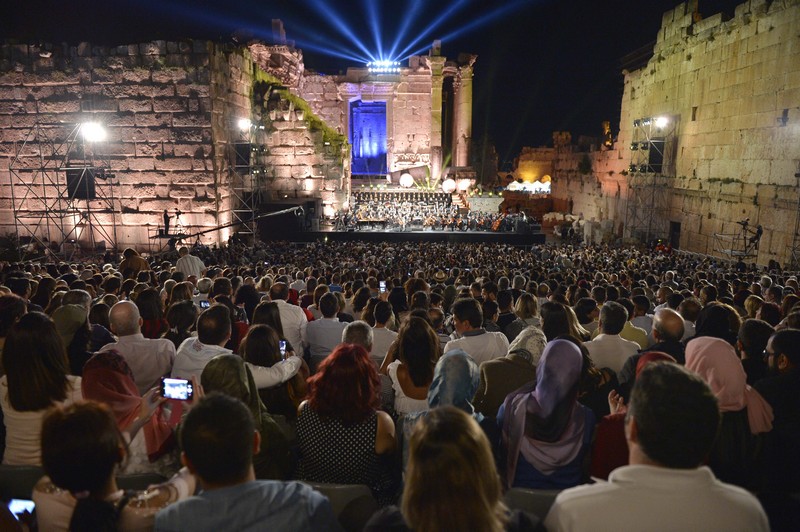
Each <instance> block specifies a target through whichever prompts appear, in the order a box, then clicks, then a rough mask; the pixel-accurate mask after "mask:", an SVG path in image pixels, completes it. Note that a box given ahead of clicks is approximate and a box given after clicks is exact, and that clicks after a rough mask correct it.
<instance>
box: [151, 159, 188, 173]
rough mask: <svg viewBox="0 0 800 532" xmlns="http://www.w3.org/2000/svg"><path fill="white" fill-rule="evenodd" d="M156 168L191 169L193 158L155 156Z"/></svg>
mask: <svg viewBox="0 0 800 532" xmlns="http://www.w3.org/2000/svg"><path fill="white" fill-rule="evenodd" d="M155 168H156V170H191V169H192V159H191V158H190V157H167V158H165V159H160V158H158V157H156V158H155Z"/></svg>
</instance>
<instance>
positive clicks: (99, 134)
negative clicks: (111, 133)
mask: <svg viewBox="0 0 800 532" xmlns="http://www.w3.org/2000/svg"><path fill="white" fill-rule="evenodd" d="M81 135H83V140H85V141H86V142H102V141H104V140H106V135H107V134H106V128H104V127H103V124H101V123H100V122H84V123H83V124H81Z"/></svg>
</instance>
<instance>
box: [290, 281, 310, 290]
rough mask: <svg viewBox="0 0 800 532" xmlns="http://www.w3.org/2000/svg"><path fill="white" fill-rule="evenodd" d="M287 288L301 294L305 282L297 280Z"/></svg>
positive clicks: (304, 287)
mask: <svg viewBox="0 0 800 532" xmlns="http://www.w3.org/2000/svg"><path fill="white" fill-rule="evenodd" d="M289 288H291V289H292V290H297V291H298V292H302V291H303V290H305V289H306V282H305V281H304V280H302V279H297V280H296V281H295V282H293V283H292V284H290V285H289Z"/></svg>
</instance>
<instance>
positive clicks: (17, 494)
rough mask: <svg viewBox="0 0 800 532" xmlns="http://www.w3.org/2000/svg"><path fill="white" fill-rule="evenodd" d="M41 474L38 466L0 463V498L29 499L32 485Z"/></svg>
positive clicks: (42, 471) (37, 480)
mask: <svg viewBox="0 0 800 532" xmlns="http://www.w3.org/2000/svg"><path fill="white" fill-rule="evenodd" d="M43 476H44V470H43V469H42V468H41V467H39V466H13V465H0V499H3V500H8V499H25V500H30V499H31V497H32V496H33V487H34V486H35V485H36V483H37V482H39V479H40V478H42V477H43Z"/></svg>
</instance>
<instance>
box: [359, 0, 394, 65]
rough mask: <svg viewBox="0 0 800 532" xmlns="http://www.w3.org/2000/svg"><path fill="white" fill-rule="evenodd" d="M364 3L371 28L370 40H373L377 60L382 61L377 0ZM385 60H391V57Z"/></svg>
mask: <svg viewBox="0 0 800 532" xmlns="http://www.w3.org/2000/svg"><path fill="white" fill-rule="evenodd" d="M364 3H365V4H366V6H365V7H366V11H367V15H368V16H369V25H370V27H371V28H372V38H373V39H375V46H376V47H377V49H378V59H384V57H383V43H381V21H380V17H379V16H378V8H377V4H378V0H364ZM385 59H391V57H387V58H385Z"/></svg>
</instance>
